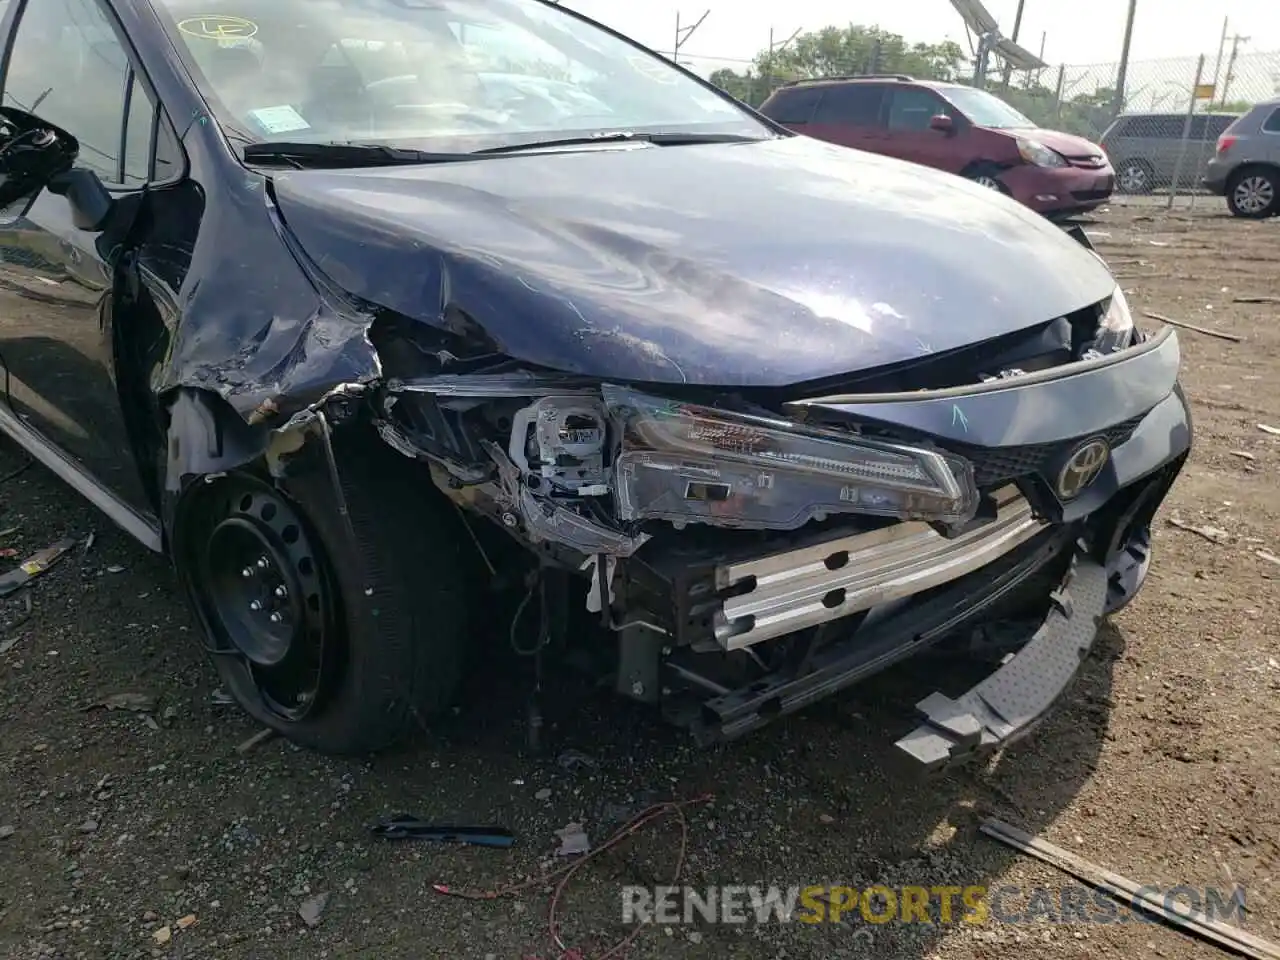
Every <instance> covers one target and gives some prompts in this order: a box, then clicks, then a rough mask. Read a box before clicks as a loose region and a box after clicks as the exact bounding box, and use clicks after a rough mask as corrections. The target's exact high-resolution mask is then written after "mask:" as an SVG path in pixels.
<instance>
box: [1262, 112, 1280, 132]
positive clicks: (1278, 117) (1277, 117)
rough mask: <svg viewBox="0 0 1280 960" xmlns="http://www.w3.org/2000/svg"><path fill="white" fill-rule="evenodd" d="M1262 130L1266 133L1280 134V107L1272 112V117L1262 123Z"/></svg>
mask: <svg viewBox="0 0 1280 960" xmlns="http://www.w3.org/2000/svg"><path fill="white" fill-rule="evenodd" d="M1262 129H1263V130H1264V131H1265V132H1266V133H1280V107H1276V108H1275V109H1274V110H1272V111H1271V116H1269V117H1267V119H1266V120H1264V121H1262Z"/></svg>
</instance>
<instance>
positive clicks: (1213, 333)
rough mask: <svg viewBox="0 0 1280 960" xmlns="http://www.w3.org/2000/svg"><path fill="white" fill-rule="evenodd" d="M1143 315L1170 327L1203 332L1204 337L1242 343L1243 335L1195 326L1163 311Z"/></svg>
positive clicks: (1148, 312) (1148, 311)
mask: <svg viewBox="0 0 1280 960" xmlns="http://www.w3.org/2000/svg"><path fill="white" fill-rule="evenodd" d="M1145 315H1146V316H1148V317H1150V318H1151V319H1152V320H1159V321H1160V322H1161V323H1167V324H1169V326H1171V327H1180V328H1181V329H1183V330H1192V331H1194V332H1196V333H1203V334H1204V335H1205V336H1206V337H1217V338H1218V339H1219V340H1230V341H1231V342H1232V343H1244V337H1237V336H1236V335H1235V334H1234V333H1223V332H1222V331H1220V330H1210V329H1209V328H1208V327H1197V326H1196V325H1195V324H1194V323H1187V321H1185V320H1174V319H1173V318H1172V317H1166V316H1165V315H1164V314H1163V313H1156V312H1155V311H1154V310H1147V311H1145Z"/></svg>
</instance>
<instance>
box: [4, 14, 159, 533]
mask: <svg viewBox="0 0 1280 960" xmlns="http://www.w3.org/2000/svg"><path fill="white" fill-rule="evenodd" d="M69 9H72V8H69V7H68V6H67V5H66V3H65V2H64V0H27V2H26V3H25V5H23V6H22V8H21V9H20V10H18V11H17V12H16V16H17V22H16V27H14V28H13V29H14V30H15V31H16V36H15V37H14V40H13V43H12V48H11V54H10V57H9V62H8V67H7V69H6V71H5V75H4V77H3V79H2V83H3V102H4V103H5V105H7V106H11V107H16V108H18V109H21V110H25V111H28V112H31V113H34V114H36V115H37V116H39V117H41V118H42V119H44V120H47V121H48V122H49V123H51V124H54V125H56V126H59V127H61V128H63V129H64V130H66V131H68V132H69V133H71V134H72V135H73V136H75V137H76V138H77V139H78V140H79V141H80V154H79V157H78V159H77V166H82V167H87V168H90V169H92V170H94V171H95V172H96V173H97V174H98V176H99V177H100V178H101V179H102V181H103V182H104V183H105V184H106V185H107V187H108V189H109V190H111V191H112V192H113V194H114V195H115V196H116V197H117V199H118V200H125V201H127V200H128V199H129V198H130V194H131V193H133V192H134V191H136V190H137V189H138V188H139V187H140V186H141V185H142V184H143V183H145V182H146V180H147V176H148V172H149V167H150V148H151V142H152V127H153V120H152V118H153V116H154V114H155V109H154V107H153V105H152V101H151V100H150V99H149V97H148V95H147V94H146V92H145V91H144V90H143V87H142V84H141V83H140V82H137V81H136V80H135V77H134V74H133V71H132V70H131V68H130V61H129V57H128V56H127V54H126V52H125V48H124V46H123V44H122V43H121V42H120V40H119V37H118V35H117V33H116V28H115V26H114V23H113V21H112V20H111V19H110V17H109V15H108V14H107V13H106V11H104V10H103V9H102V8H101V7H100V6H99V3H98V2H97V0H83V2H81V3H77V4H76V5H75V7H74V10H75V11H76V16H75V17H73V18H68V15H67V11H68V10H69ZM133 199H134V201H135V202H136V199H137V198H136V196H134V197H133ZM104 245H105V241H104V239H103V235H102V234H92V233H87V232H85V231H83V230H79V229H77V228H76V227H75V225H74V224H73V223H72V214H71V207H70V205H69V204H68V202H67V200H66V199H65V198H64V197H61V196H58V195H56V194H53V193H50V192H48V191H47V190H46V191H43V192H42V193H41V194H40V196H39V197H37V199H36V201H35V204H34V205H33V206H32V207H31V209H30V210H29V211H28V213H27V215H26V216H25V217H23V218H20V219H17V220H9V221H7V222H5V221H0V363H3V364H4V366H5V370H6V372H7V374H8V380H7V382H8V389H9V396H8V402H9V404H10V407H11V409H12V411H13V412H14V413H16V415H17V416H18V417H19V418H20V419H22V420H23V421H25V423H26V424H27V425H28V426H29V427H31V428H32V429H34V430H35V431H36V432H37V433H39V434H40V435H41V436H42V437H43V438H44V439H45V440H47V441H49V442H50V443H51V444H53V445H54V446H56V447H58V448H59V449H60V450H62V452H63V453H64V454H67V455H68V456H69V457H70V458H72V460H73V462H76V463H78V465H79V466H80V468H81V469H83V470H84V471H85V472H87V473H88V474H90V475H91V476H93V477H94V478H95V479H96V480H97V481H98V482H99V483H100V484H102V485H103V486H105V487H107V488H108V489H109V490H110V491H111V492H112V493H114V494H115V495H116V496H117V497H118V498H120V499H121V500H123V501H124V502H125V503H127V504H129V505H130V506H132V507H134V508H135V509H137V510H139V511H146V510H147V509H148V504H147V499H146V497H145V495H144V490H143V487H142V485H141V483H140V477H139V475H138V471H137V469H136V467H135V465H134V460H133V457H132V455H131V453H132V447H131V445H130V442H129V435H128V433H127V431H126V427H125V421H124V416H123V413H122V410H121V405H120V402H119V394H118V391H117V389H116V383H115V379H114V373H113V371H114V363H113V359H114V358H113V351H112V344H111V336H110V329H111V328H110V326H109V324H108V323H107V322H106V321H107V316H108V314H107V313H105V312H104V308H105V307H107V306H108V304H109V302H110V299H111V293H112V273H113V269H112V267H111V266H110V265H109V264H110V262H111V261H112V257H111V254H112V253H113V251H110V250H105V249H103V247H104Z"/></svg>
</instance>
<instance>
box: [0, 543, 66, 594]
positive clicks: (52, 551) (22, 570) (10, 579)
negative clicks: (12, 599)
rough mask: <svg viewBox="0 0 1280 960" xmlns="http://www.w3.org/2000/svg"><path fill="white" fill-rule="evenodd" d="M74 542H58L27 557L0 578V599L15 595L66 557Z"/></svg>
mask: <svg viewBox="0 0 1280 960" xmlns="http://www.w3.org/2000/svg"><path fill="white" fill-rule="evenodd" d="M75 545H76V541H75V540H71V539H67V540H59V541H58V542H57V543H55V544H53V545H51V546H48V547H45V548H44V549H43V550H38V551H36V552H35V553H33V554H32V555H31V556H29V557H27V559H26V560H24V561H23V562H22V563H21V564H20V565H19V566H17V567H14V568H13V569H12V570H10V571H9V572H8V573H6V574H4V575H2V576H0V597H7V596H9V595H10V594H12V593H16V592H17V591H18V590H20V589H21V588H22V587H25V586H26V585H27V584H28V583H30V582H31V581H32V580H34V579H35V578H36V577H38V576H40V574H42V573H44V572H45V571H46V570H48V569H49V568H50V567H52V566H53V565H54V564H55V563H57V562H58V561H59V560H61V559H62V558H63V557H65V556H66V555H67V552H68V551H69V550H70V549H71V548H72V547H74V546H75Z"/></svg>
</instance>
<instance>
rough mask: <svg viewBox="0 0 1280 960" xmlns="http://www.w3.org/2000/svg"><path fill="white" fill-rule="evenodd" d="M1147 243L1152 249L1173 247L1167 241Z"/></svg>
mask: <svg viewBox="0 0 1280 960" xmlns="http://www.w3.org/2000/svg"><path fill="white" fill-rule="evenodd" d="M1147 243H1149V244H1151V245H1152V246H1153V247H1172V246H1173V244H1172V243H1170V242H1169V241H1168V240H1148V241H1147Z"/></svg>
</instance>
